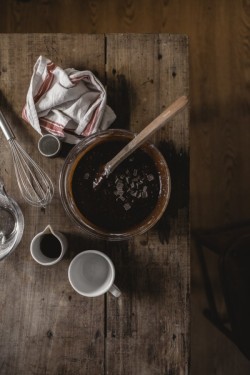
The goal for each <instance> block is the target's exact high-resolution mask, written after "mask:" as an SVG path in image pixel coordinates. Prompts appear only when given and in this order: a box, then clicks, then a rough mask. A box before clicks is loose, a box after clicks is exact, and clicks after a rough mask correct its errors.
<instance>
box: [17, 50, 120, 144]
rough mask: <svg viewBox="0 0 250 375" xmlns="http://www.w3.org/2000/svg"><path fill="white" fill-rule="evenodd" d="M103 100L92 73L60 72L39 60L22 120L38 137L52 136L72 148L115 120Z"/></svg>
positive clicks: (60, 70) (44, 60) (53, 66)
mask: <svg viewBox="0 0 250 375" xmlns="http://www.w3.org/2000/svg"><path fill="white" fill-rule="evenodd" d="M106 100H107V94H106V91H105V88H104V87H103V85H102V84H101V82H100V81H99V80H98V79H97V78H96V77H95V75H94V74H93V73H92V72H90V71H88V70H84V71H78V70H75V69H73V68H68V69H65V70H63V69H62V68H60V67H59V66H57V65H55V64H54V63H53V62H52V61H50V60H49V59H47V58H45V57H44V56H40V57H39V58H38V60H37V62H36V63H35V65H34V69H33V74H32V77H31V81H30V86H29V89H28V93H27V97H26V105H25V107H24V109H23V112H22V117H23V119H24V120H25V121H27V122H28V123H29V124H31V125H32V126H33V128H34V129H35V130H36V131H37V132H38V133H40V134H41V135H42V134H45V133H47V132H48V133H52V134H54V135H56V136H57V137H59V138H60V139H61V140H62V141H64V142H67V143H73V144H74V143H78V142H79V141H80V140H81V139H82V138H83V137H85V136H88V135H90V134H93V133H95V132H96V131H97V130H106V129H107V128H108V127H109V126H110V125H111V123H112V122H113V121H114V120H115V118H116V115H115V113H114V112H113V110H112V109H111V108H110V107H109V106H108V105H107V104H106Z"/></svg>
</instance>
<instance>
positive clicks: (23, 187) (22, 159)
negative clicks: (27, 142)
mask: <svg viewBox="0 0 250 375" xmlns="http://www.w3.org/2000/svg"><path fill="white" fill-rule="evenodd" d="M9 144H10V147H11V150H12V157H13V161H14V167H15V172H16V177H17V183H18V186H19V189H20V191H21V194H22V196H23V198H24V199H25V200H26V202H28V203H29V204H31V205H32V206H36V207H45V206H46V205H47V204H48V203H50V201H51V199H52V197H53V194H54V187H53V183H52V181H51V179H50V178H49V177H48V176H47V174H46V173H45V172H44V171H43V170H42V169H41V168H40V167H39V166H38V165H37V163H36V162H35V161H34V160H32V159H31V157H30V156H29V155H28V154H27V152H26V151H24V150H23V148H22V147H21V146H20V145H19V144H18V143H17V142H16V141H15V139H10V140H9Z"/></svg>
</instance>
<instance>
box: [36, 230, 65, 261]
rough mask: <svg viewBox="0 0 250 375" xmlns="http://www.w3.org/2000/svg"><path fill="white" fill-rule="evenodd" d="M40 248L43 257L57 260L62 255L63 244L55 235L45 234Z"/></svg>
mask: <svg viewBox="0 0 250 375" xmlns="http://www.w3.org/2000/svg"><path fill="white" fill-rule="evenodd" d="M40 247H41V252H42V253H43V255H45V256H46V257H48V258H51V259H56V258H59V256H60V255H61V250H62V249H61V243H60V241H59V240H58V239H57V238H56V237H55V236H54V235H53V234H44V235H43V236H42V239H41V243H40Z"/></svg>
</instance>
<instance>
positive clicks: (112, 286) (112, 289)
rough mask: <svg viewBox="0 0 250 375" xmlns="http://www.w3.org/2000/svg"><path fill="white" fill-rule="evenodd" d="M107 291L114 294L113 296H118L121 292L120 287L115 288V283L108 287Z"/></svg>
mask: <svg viewBox="0 0 250 375" xmlns="http://www.w3.org/2000/svg"><path fill="white" fill-rule="evenodd" d="M109 292H110V293H111V294H112V295H113V296H114V297H120V295H121V294H122V293H121V291H120V289H119V288H117V286H116V285H115V284H113V285H111V287H110V289H109Z"/></svg>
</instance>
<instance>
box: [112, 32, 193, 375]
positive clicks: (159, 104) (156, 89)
mask: <svg viewBox="0 0 250 375" xmlns="http://www.w3.org/2000/svg"><path fill="white" fill-rule="evenodd" d="M187 49H188V47H187V38H186V37H184V36H169V35H147V34H146V35H138V36H137V37H135V36H133V35H131V34H130V35H129V34H124V35H108V36H107V86H108V93H109V98H110V102H111V103H112V105H113V107H114V108H116V112H117V113H118V119H117V123H116V126H117V127H120V126H123V127H128V128H130V129H132V130H133V131H139V130H140V129H142V128H143V127H144V126H145V125H147V124H148V123H149V121H151V120H152V119H153V118H154V117H156V116H157V115H158V114H159V113H160V112H161V111H162V110H163V109H164V108H165V107H166V106H167V105H169V104H170V103H171V102H172V101H173V100H174V99H176V98H177V97H178V96H180V95H183V94H188V61H187ZM162 139H166V140H169V141H170V140H172V141H173V142H174V144H175V145H176V147H177V149H180V148H183V149H184V150H185V151H186V152H188V149H189V138H188V110H185V112H184V113H182V114H180V115H179V116H177V117H176V118H175V119H174V120H173V121H171V123H170V124H169V125H167V126H166V127H165V129H163V130H161V131H160V132H159V133H158V134H157V135H156V136H155V138H154V140H155V141H156V142H159V141H160V140H162ZM111 251H112V258H113V259H114V261H115V264H116V267H117V280H118V281H117V283H118V285H119V286H120V287H121V289H122V291H123V295H122V297H121V298H120V299H119V300H114V299H113V298H110V297H109V296H108V297H107V340H106V358H107V363H106V368H107V372H109V373H111V374H113V373H114V374H122V375H125V374H130V375H133V374H144V375H149V374H150V375H152V374H187V373H188V358H189V349H188V348H189V277H190V275H189V271H190V270H189V240H188V217H187V208H184V209H182V210H180V211H179V213H178V216H177V218H176V219H175V220H173V221H172V223H171V235H170V241H169V243H168V244H162V243H160V241H159V236H158V233H157V232H156V230H151V231H149V232H148V233H147V234H144V235H141V236H138V237H136V238H135V239H134V240H132V241H130V242H129V243H128V244H127V249H119V246H118V247H117V246H113V248H112V249H111Z"/></svg>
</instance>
